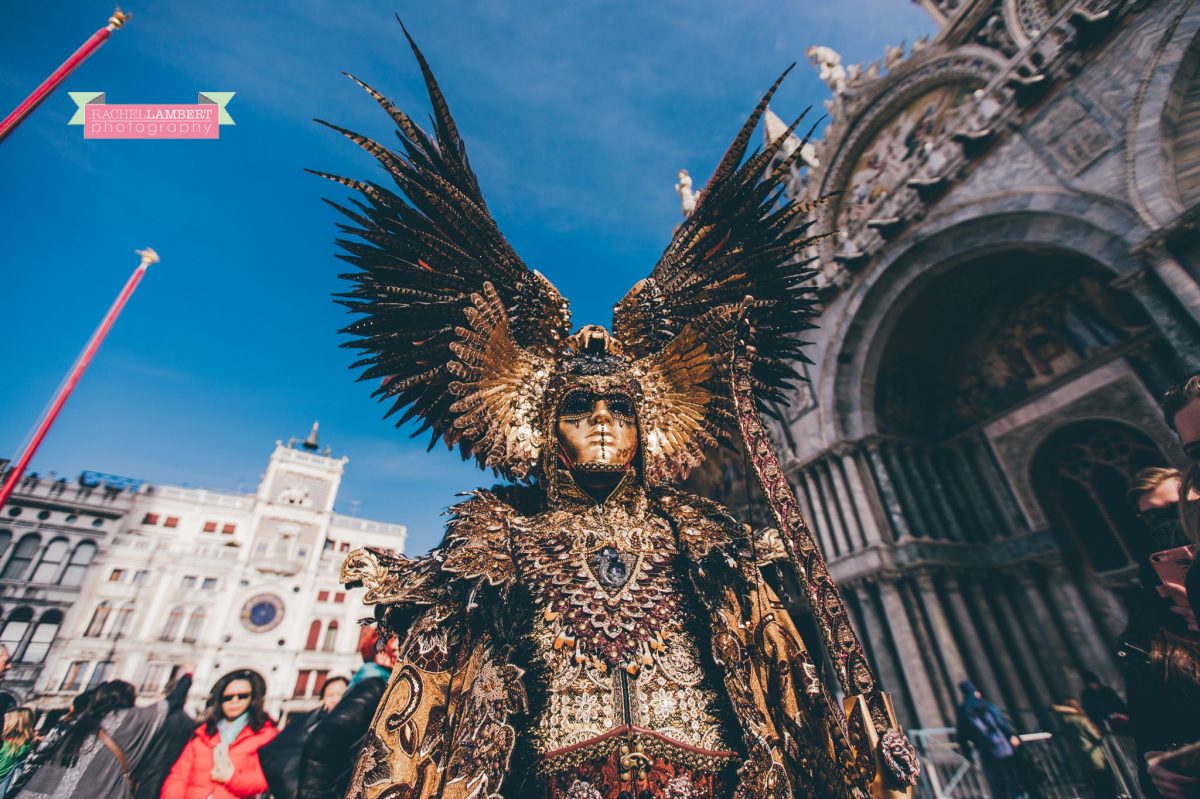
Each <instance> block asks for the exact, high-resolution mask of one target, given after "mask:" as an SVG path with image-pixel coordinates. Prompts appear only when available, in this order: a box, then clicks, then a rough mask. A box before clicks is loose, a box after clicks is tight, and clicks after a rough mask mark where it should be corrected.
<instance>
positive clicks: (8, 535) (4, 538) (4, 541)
mask: <svg viewBox="0 0 1200 799" xmlns="http://www.w3.org/2000/svg"><path fill="white" fill-rule="evenodd" d="M11 543H12V530H0V555H3V554H4V553H5V552H7V551H8V545H9V544H11Z"/></svg>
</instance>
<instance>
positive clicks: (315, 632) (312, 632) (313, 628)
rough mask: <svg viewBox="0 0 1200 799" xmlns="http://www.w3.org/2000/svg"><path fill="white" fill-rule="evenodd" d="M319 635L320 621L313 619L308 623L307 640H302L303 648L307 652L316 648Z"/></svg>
mask: <svg viewBox="0 0 1200 799" xmlns="http://www.w3.org/2000/svg"><path fill="white" fill-rule="evenodd" d="M320 637H321V622H319V621H314V622H313V623H312V624H310V625H308V640H307V641H305V642H304V648H305V649H306V650H308V651H309V652H315V651H316V650H317V641H318V639H320Z"/></svg>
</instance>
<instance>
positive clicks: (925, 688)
mask: <svg viewBox="0 0 1200 799" xmlns="http://www.w3.org/2000/svg"><path fill="white" fill-rule="evenodd" d="M879 601H880V603H881V604H882V606H883V613H884V617H885V618H886V619H887V622H886V623H887V625H888V628H889V629H890V630H891V633H892V641H893V642H894V643H895V645H896V654H897V655H898V657H899V659H900V667H901V669H903V671H904V683H905V685H907V686H908V696H909V699H910V700H911V701H912V704H913V710H914V711H915V712H916V714H917V718H916V722H917V726H918V727H941V726H943V725H944V724H945V723H946V719H944V718H942V713H941V710H940V708H939V707H938V700H937V694H936V693H935V692H934V688H933V683H932V682H931V681H930V679H929V672H928V671H926V669H925V659H924V658H923V657H922V655H921V648H920V645H919V644H918V642H917V637H916V633H915V631H914V630H913V625H912V622H911V620H910V619H909V618H908V612H907V610H906V609H905V607H904V601H903V599H901V597H900V592H899V590H897V588H896V586H895V584H894V583H892V582H891V581H890V580H880V582H879Z"/></svg>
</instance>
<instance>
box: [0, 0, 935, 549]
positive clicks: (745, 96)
mask: <svg viewBox="0 0 1200 799" xmlns="http://www.w3.org/2000/svg"><path fill="white" fill-rule="evenodd" d="M129 8H130V10H132V11H133V12H134V18H133V20H132V21H131V22H130V23H129V25H128V26H127V27H126V28H125V29H124V30H121V31H118V32H117V33H115V34H114V35H113V37H112V39H111V40H110V41H109V43H108V44H106V45H105V46H104V47H103V48H101V50H100V51H99V52H98V53H96V54H95V55H94V56H93V57H92V58H91V60H89V61H88V62H87V63H85V64H84V65H83V66H82V67H81V68H80V69H79V70H77V71H76V73H75V74H74V75H73V76H72V77H71V78H70V79H68V80H67V81H66V83H65V84H64V85H63V86H62V87H60V89H59V91H58V92H56V93H55V95H54V96H53V97H51V99H50V100H48V101H47V102H46V103H45V104H43V106H42V107H41V108H39V109H38V110H37V111H36V112H35V113H34V114H33V116H31V117H30V118H28V119H27V120H26V121H25V123H24V124H23V125H22V126H21V127H20V128H19V129H18V130H17V132H16V133H15V134H13V135H12V136H10V137H9V139H8V140H7V141H5V142H4V143H2V144H0V187H2V188H3V192H4V201H3V202H4V206H3V209H4V213H3V214H0V240H3V241H4V242H5V247H4V250H3V254H2V255H0V263H2V264H3V271H2V274H3V276H4V289H3V291H2V293H0V297H2V298H3V304H4V311H5V313H4V317H5V334H4V335H3V337H2V338H0V356H2V362H3V364H4V370H5V380H4V386H5V388H4V390H3V392H0V455H5V456H11V455H12V454H13V453H14V452H15V451H16V450H17V448H18V447H19V446H20V445H21V443H22V442H23V441H24V440H25V438H26V435H27V433H28V431H29V429H30V428H31V426H32V425H33V423H34V421H35V419H36V417H37V416H38V414H39V413H40V412H41V410H42V408H43V407H44V405H45V404H46V402H47V400H48V399H49V397H50V395H51V393H52V392H53V390H54V389H55V387H56V386H57V384H58V382H59V380H60V379H61V378H62V375H63V373H64V372H65V370H66V369H67V368H68V366H69V365H70V363H71V361H72V359H73V358H74V357H75V354H76V353H77V352H78V350H79V348H80V347H81V346H82V344H83V342H84V341H85V340H86V338H87V336H88V335H89V333H90V332H91V331H92V329H93V328H94V327H95V325H96V323H97V322H98V321H99V318H100V316H101V315H102V313H103V311H104V310H105V308H107V306H108V304H109V303H110V302H111V300H112V298H113V297H114V296H115V295H116V293H117V291H118V290H119V288H120V286H121V285H122V283H123V282H124V280H125V278H126V277H127V276H128V273H129V271H130V270H131V269H132V268H133V266H134V265H135V264H136V262H137V259H136V256H135V255H134V254H133V250H134V249H135V248H138V247H142V246H146V245H150V246H153V247H155V248H156V249H157V250H158V252H159V253H160V255H161V256H162V259H163V260H162V263H161V264H160V265H158V266H157V267H154V268H153V269H152V270H151V272H150V274H148V275H147V277H146V280H145V281H144V282H143V284H142V287H141V288H140V289H139V291H138V293H137V294H136V295H135V297H134V298H133V300H132V301H131V302H130V304H129V306H128V308H127V309H126V312H125V314H124V315H123V316H122V318H121V320H120V321H119V323H118V325H117V327H116V328H115V329H114V331H113V332H112V334H111V335H110V336H109V339H108V341H107V343H106V344H105V346H104V348H103V349H102V350H101V352H100V354H99V355H98V357H97V358H96V359H95V361H94V362H93V364H92V366H91V369H90V371H89V372H88V374H87V375H86V377H85V379H84V381H83V383H82V384H81V386H80V387H79V389H78V390H77V391H76V392H75V394H74V396H73V397H72V398H71V401H70V402H69V403H68V405H67V407H66V409H65V410H64V412H63V414H62V416H61V417H60V419H59V422H58V424H57V426H56V427H55V428H54V430H53V431H52V432H51V434H50V436H49V438H48V439H47V440H46V443H45V444H44V445H43V447H42V449H41V451H40V453H39V455H38V457H37V458H36V459H35V461H34V464H33V468H34V469H36V470H39V471H41V472H46V471H51V470H53V471H56V472H58V473H59V474H68V475H72V474H76V473H78V471H80V470H81V469H94V470H99V471H106V472H110V473H115V474H122V475H128V476H133V477H140V478H143V479H147V480H151V481H155V482H164V483H177V484H187V485H192V486H202V487H209V488H223V489H238V488H240V489H242V490H246V491H250V490H253V488H254V487H255V485H256V484H257V481H258V477H259V475H260V474H261V472H262V470H263V468H264V467H265V464H266V459H267V457H268V455H269V454H270V451H271V447H272V445H273V442H274V441H275V440H276V439H286V438H287V437H288V436H290V435H300V436H302V435H304V434H305V433H306V432H307V430H308V428H309V426H310V425H311V423H312V421H313V420H314V419H319V420H320V422H321V431H322V439H323V442H324V443H328V444H330V445H332V446H333V449H334V452H335V454H338V455H342V454H344V455H347V456H349V458H350V463H349V465H348V467H347V473H346V479H345V482H344V484H343V488H342V492H341V494H340V496H339V499H338V510H339V511H341V512H350V511H353V510H357V511H358V513H360V514H361V515H363V516H367V517H370V518H375V519H380V520H385V521H393V522H401V523H404V524H408V525H409V527H410V529H411V538H410V547H409V548H410V550H411V551H422V550H425V549H427V548H428V547H430V546H432V545H433V544H435V543H436V542H437V540H438V539H439V537H440V529H441V519H440V517H439V514H440V513H441V511H442V510H443V509H444V508H445V507H446V506H447V505H449V504H450V503H452V502H453V501H454V497H455V494H456V492H458V491H462V490H466V489H469V488H472V487H475V486H477V485H486V484H490V482H491V478H490V475H484V474H482V473H480V472H479V471H478V470H476V469H475V468H473V467H472V466H470V465H467V464H463V463H460V462H459V461H458V457H457V455H454V454H452V453H449V452H446V451H445V450H443V449H440V448H439V449H435V451H434V452H432V453H428V454H426V452H425V444H426V442H425V441H424V440H423V439H422V440H420V441H414V440H411V439H409V438H408V436H407V434H406V433H405V432H404V431H397V430H395V429H394V428H393V427H392V425H391V423H390V422H385V421H381V416H382V413H383V407H382V406H379V405H376V404H375V403H374V402H373V401H372V400H370V399H369V397H368V395H369V393H370V387H369V386H368V385H366V384H359V383H356V382H355V381H354V379H353V376H352V374H351V373H350V372H349V371H348V368H347V367H348V366H349V364H350V362H351V353H350V352H349V351H347V350H344V349H340V348H339V347H338V346H337V345H338V343H339V342H340V341H341V340H342V338H341V337H340V336H339V335H338V334H337V333H336V331H337V330H338V328H339V327H341V326H342V325H343V324H344V323H345V321H346V317H345V316H344V315H343V313H342V310H341V309H340V308H339V307H338V306H335V305H334V304H333V303H332V302H331V301H330V294H331V293H332V292H334V291H336V290H338V289H339V282H338V280H337V277H336V275H337V273H338V272H339V271H342V270H341V267H343V266H345V265H344V264H342V262H340V261H337V260H335V259H334V257H333V253H334V246H333V238H334V235H335V230H334V222H335V213H334V212H333V211H332V210H331V209H329V208H328V207H327V206H326V205H325V204H324V203H322V202H320V198H321V197H323V196H329V197H337V196H339V195H340V194H341V192H340V190H339V189H338V187H336V186H333V185H332V184H326V183H325V182H324V181H321V180H320V179H318V178H315V177H312V176H310V175H308V174H306V173H304V172H303V171H302V170H303V168H304V167H311V168H315V169H321V170H325V171H330V172H335V173H339V174H343V175H347V176H353V177H378V174H379V172H378V167H377V166H376V165H375V164H374V162H373V161H372V160H371V159H370V158H369V157H368V156H366V155H365V154H363V153H361V152H359V151H358V150H357V148H355V147H354V146H353V145H352V144H350V143H349V142H347V141H345V140H344V139H342V138H341V137H339V136H338V135H336V134H335V133H333V132H332V131H329V130H326V129H324V128H322V127H320V126H318V125H316V124H314V123H312V121H311V120H312V118H313V117H321V118H324V119H328V120H330V121H333V122H336V123H338V124H341V125H343V126H345V127H349V128H351V129H354V130H357V131H359V132H362V133H366V134H369V135H372V136H374V137H375V138H378V139H381V140H382V139H384V137H390V136H391V133H390V126H391V123H390V121H389V120H388V119H387V117H386V116H385V115H384V114H383V112H382V111H381V110H380V109H379V108H378V107H377V106H375V104H374V103H373V102H372V101H371V99H370V98H369V97H368V96H367V95H365V94H363V93H362V92H361V91H360V90H359V89H358V88H357V87H355V86H354V85H353V84H352V83H351V82H350V81H349V80H347V79H346V78H344V77H343V76H342V74H341V73H342V71H343V70H344V71H348V72H352V73H354V74H355V75H357V76H358V77H360V78H361V79H363V80H364V81H366V82H367V83H368V84H371V85H373V86H374V87H375V88H377V89H379V90H380V91H382V92H383V93H384V94H385V95H388V96H390V97H391V98H392V99H393V100H395V101H396V102H397V104H399V105H400V107H402V108H404V109H405V110H407V111H409V112H410V113H411V114H412V115H413V117H414V118H416V119H424V118H425V116H426V109H427V106H426V105H425V99H424V95H423V89H422V86H421V81H420V75H419V72H418V70H417V68H416V66H415V64H414V63H413V61H412V58H411V56H410V55H409V53H408V51H407V48H406V46H405V44H404V40H403V37H402V36H401V34H400V31H399V28H398V26H397V25H396V23H395V21H394V19H393V17H392V13H393V12H394V11H398V12H400V13H401V14H402V15H403V16H404V18H405V21H406V23H407V24H408V26H409V29H410V30H411V31H412V33H413V35H414V37H415V38H416V39H417V41H418V43H419V44H420V45H421V47H422V49H423V50H424V51H425V54H426V56H427V57H428V58H429V60H430V62H431V64H432V66H433V68H434V70H435V72H436V73H437V75H438V78H439V81H440V82H441V85H442V88H443V90H444V91H445V93H446V95H447V97H448V99H449V102H450V105H451V108H452V110H453V111H454V114H455V117H456V119H457V120H458V122H459V126H460V128H461V130H462V132H463V135H464V138H465V139H466V141H467V146H468V150H469V152H470V155H471V162H472V165H473V166H474V167H475V170H476V171H477V172H478V173H479V176H480V182H481V184H482V186H483V190H484V193H485V194H486V196H487V198H488V202H489V205H490V206H491V209H492V212H493V213H494V214H495V216H496V217H497V219H498V221H499V224H500V227H501V229H502V230H503V231H504V232H505V234H506V235H507V236H508V238H509V239H510V240H511V241H512V243H513V245H514V246H515V248H516V250H517V252H519V253H520V254H521V255H522V257H523V258H524V259H525V261H526V262H527V263H528V264H530V265H531V266H533V267H536V268H538V269H540V270H541V271H542V272H543V273H544V274H545V275H546V276H547V277H548V278H550V280H551V281H553V282H554V283H555V284H556V285H557V286H558V287H559V289H560V290H561V291H562V292H563V293H564V294H565V295H566V296H567V297H568V298H569V299H570V300H571V302H572V308H573V314H574V320H575V322H576V324H583V323H586V322H597V323H601V324H606V325H607V324H608V323H609V319H610V310H611V306H612V303H613V302H615V301H616V300H617V299H619V298H620V296H621V295H622V294H624V292H625V291H626V290H627V289H628V288H629V286H631V285H632V284H633V283H634V282H635V281H636V280H638V279H639V278H641V277H643V276H645V274H646V273H647V272H648V271H649V270H650V268H651V267H652V266H653V264H654V262H655V261H656V260H657V258H658V255H659V254H660V253H661V251H662V249H663V247H664V246H665V245H666V243H667V241H668V239H669V237H670V233H671V227H672V225H674V224H675V223H676V222H677V220H678V214H679V212H678V201H677V198H676V196H675V194H674V190H673V185H674V182H675V174H676V172H677V170H678V169H680V168H681V167H682V168H687V169H688V170H689V171H690V172H691V173H692V175H693V177H695V178H696V181H697V183H698V184H699V183H703V182H704V180H705V179H706V176H707V174H708V173H709V171H710V170H711V169H712V167H713V165H714V164H715V163H716V161H717V159H718V158H719V157H720V155H721V153H722V152H723V151H724V148H725V147H726V145H727V144H728V142H729V140H730V139H731V138H732V137H733V135H734V133H735V132H736V130H737V128H738V126H739V125H740V123H741V121H742V120H743V119H744V118H745V116H746V115H747V114H748V113H749V112H750V110H751V109H752V108H753V106H754V103H755V102H756V100H757V98H758V96H759V95H760V94H761V93H762V92H763V91H764V90H765V89H766V87H767V86H768V85H769V84H770V83H771V81H772V80H773V79H774V78H775V77H776V76H777V75H778V74H779V72H781V71H782V70H783V69H784V68H785V67H786V66H787V65H788V64H789V63H791V62H792V61H799V62H800V64H799V66H798V68H797V70H796V71H795V72H794V73H793V75H792V76H791V77H790V78H789V79H788V81H787V82H786V83H785V84H784V87H783V89H782V90H781V91H780V93H779V95H778V96H777V99H776V101H775V103H774V108H775V110H776V111H777V112H778V113H779V114H780V116H783V117H791V116H793V115H795V114H797V113H799V111H800V110H802V109H803V108H804V106H806V105H808V104H813V105H814V106H816V107H817V110H820V102H821V101H822V100H823V99H825V98H826V97H827V93H826V90H825V87H824V86H823V85H822V84H821V83H820V82H819V81H818V80H817V78H816V72H815V70H814V69H813V68H812V67H811V65H809V64H808V63H807V61H806V60H805V57H804V51H805V49H806V48H807V47H808V46H809V45H810V44H828V45H830V46H832V47H834V48H835V49H837V50H839V51H840V52H841V53H842V54H843V56H844V58H845V60H846V62H847V63H853V62H856V61H871V60H874V59H876V58H879V57H880V56H882V53H883V47H884V45H885V44H895V43H897V42H899V41H900V40H902V39H907V40H908V41H909V42H911V41H912V40H913V39H915V38H916V37H917V36H919V35H921V34H924V33H930V32H932V24H931V22H930V20H929V19H928V17H927V16H926V15H925V13H924V12H923V11H922V10H921V9H919V8H918V7H917V6H915V5H913V4H912V3H911V2H909V0H838V2H829V1H828V0H826V1H825V2H813V1H812V0H792V1H791V2H772V3H768V2H760V1H759V0H742V1H741V2H736V3H735V2H728V0H724V1H722V0H691V1H690V2H677V1H676V0H666V1H662V2H651V3H646V2H638V3H634V2H576V3H551V2H531V1H528V2H527V1H525V0H519V1H518V0H512V1H509V2H457V1H453V2H437V3H411V2H408V3H379V2H333V1H332V0H329V1H328V2H321V1H320V0H304V1H303V2H296V3H288V4H286V5H285V4H277V3H271V4H268V3H246V2H230V1H229V0H214V1H213V2H206V3H203V4H200V3H184V2H164V1H163V0H153V1H152V2H151V1H150V0H146V2H141V3H133V2H131V3H130V5H129ZM268 8H271V9H274V10H267V9H268ZM111 10H112V6H111V5H110V4H109V3H107V2H93V1H92V0H86V1H81V2H74V3H54V4H40V5H39V4H28V3H27V4H16V5H13V6H12V7H11V8H9V9H7V10H6V13H5V25H4V26H3V27H0V52H2V53H4V58H3V60H2V61H0V114H2V113H7V111H8V110H9V109H10V108H12V107H14V106H15V105H16V104H17V103H18V102H20V100H21V99H22V98H23V97H24V96H25V95H26V94H27V93H28V92H29V91H30V90H32V88H33V87H34V86H36V85H37V84H38V83H39V82H40V81H41V80H42V79H43V78H44V77H45V76H46V75H47V74H49V73H50V72H51V71H52V70H53V69H54V68H55V67H56V66H57V65H58V64H59V63H60V62H61V61H62V60H63V59H65V58H66V56H67V55H68V54H69V53H70V52H71V51H72V50H74V48H75V47H77V46H78V45H79V44H80V43H81V42H82V41H83V40H84V39H85V38H86V37H87V36H88V35H89V34H90V33H91V32H92V31H94V30H95V29H96V28H97V27H99V26H100V25H101V24H103V21H104V20H105V19H106V18H107V16H108V14H109V13H111ZM201 90H212V91H234V92H237V96H236V97H235V98H234V99H233V102H232V103H231V104H230V105H229V112H230V114H231V115H232V116H233V118H234V120H235V121H236V123H237V125H236V127H232V128H229V127H225V128H222V130H221V138H220V140H219V141H177V142H172V141H149V142H143V141H85V140H84V139H83V137H82V132H81V128H79V127H67V125H66V121H67V119H68V118H70V116H71V114H72V112H73V109H74V105H73V104H72V102H71V100H70V98H69V97H68V96H67V94H66V92H67V91H104V92H107V94H108V101H109V102H112V103H190V102H195V97H196V92H198V91H201Z"/></svg>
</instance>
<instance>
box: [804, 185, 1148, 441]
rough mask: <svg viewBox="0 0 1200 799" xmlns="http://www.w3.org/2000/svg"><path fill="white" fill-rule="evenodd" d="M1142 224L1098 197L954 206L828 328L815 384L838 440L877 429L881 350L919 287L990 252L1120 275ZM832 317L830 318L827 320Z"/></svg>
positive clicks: (873, 271) (871, 279) (1051, 195)
mask: <svg viewBox="0 0 1200 799" xmlns="http://www.w3.org/2000/svg"><path fill="white" fill-rule="evenodd" d="M1111 231H1123V232H1125V234H1126V235H1127V236H1130V237H1134V238H1135V240H1136V238H1137V237H1139V226H1138V224H1137V222H1136V219H1134V218H1133V216H1132V214H1130V213H1129V212H1128V210H1126V209H1124V208H1121V207H1119V206H1117V205H1116V204H1114V203H1110V202H1106V201H1103V200H1102V199H1100V198H1093V197H1087V196H1081V195H1077V194H1065V193H1055V192H1047V193H1042V194H1031V193H1028V192H1026V193H1023V194H1021V195H1016V194H1011V195H1009V194H1006V195H1002V196H998V197H994V198H990V199H988V200H985V201H984V202H981V203H976V204H973V205H971V206H969V207H959V208H948V209H946V211H945V212H943V213H942V214H939V216H938V217H936V218H932V219H930V220H927V221H926V223H925V224H924V225H922V226H921V228H920V229H918V230H917V231H914V233H913V234H912V235H911V236H910V237H909V239H908V246H907V247H903V248H896V249H895V250H893V251H891V252H889V253H887V254H885V255H884V256H883V257H882V258H880V259H879V260H878V261H877V262H876V263H875V264H874V265H873V266H872V267H871V268H870V269H869V271H868V272H867V274H865V275H863V277H862V280H861V282H860V283H859V284H858V285H857V287H856V289H855V290H854V291H853V293H852V294H851V296H849V297H847V299H846V305H845V306H843V308H842V309H841V310H840V312H839V313H838V314H836V315H834V318H833V319H832V320H830V321H832V322H833V324H832V325H829V324H828V322H827V324H826V332H827V334H829V335H830V337H831V338H830V342H831V343H830V345H829V346H830V349H831V352H834V353H836V357H826V358H824V359H822V361H823V371H822V374H821V375H820V379H819V380H818V381H817V385H818V387H819V389H820V390H821V391H822V392H823V394H822V397H821V402H822V404H823V405H824V407H826V408H831V409H833V412H832V413H828V414H827V415H826V416H827V418H828V420H829V424H831V425H833V426H834V427H835V429H834V430H832V431H830V437H831V439H832V440H837V439H842V438H848V439H851V440H856V439H860V438H863V437H866V436H869V435H872V434H874V433H876V432H878V431H879V424H878V420H877V419H876V416H875V411H874V396H875V390H876V379H877V375H878V369H879V366H880V361H881V359H882V357H883V344H884V343H885V342H886V341H887V340H888V338H889V336H890V335H891V333H892V332H893V330H894V329H895V326H896V324H897V322H898V321H899V319H900V318H901V314H902V313H903V311H904V310H905V309H906V308H907V307H908V305H909V303H911V302H912V301H913V300H914V299H915V298H916V297H917V296H918V295H919V293H920V292H921V290H922V288H923V286H925V285H927V284H928V282H929V281H931V280H933V279H935V278H937V277H938V276H940V275H943V274H946V273H948V272H950V271H951V270H953V269H954V268H956V267H958V266H960V265H962V264H964V263H966V262H968V261H971V260H973V259H976V258H978V257H980V256H983V255H986V254H988V253H996V252H1001V251H1004V250H1008V249H1019V248H1044V249H1049V250H1057V251H1062V252H1070V253H1073V254H1075V255H1078V256H1080V257H1083V258H1087V259H1089V260H1090V261H1092V262H1094V263H1095V264H1096V265H1097V266H1098V267H1100V268H1101V269H1103V270H1104V271H1105V272H1107V273H1109V274H1112V275H1118V274H1121V273H1123V272H1125V271H1127V270H1128V269H1129V268H1130V267H1131V265H1132V263H1133V261H1132V258H1131V257H1130V254H1129V250H1130V246H1131V242H1130V240H1129V239H1128V238H1126V237H1124V236H1122V235H1118V234H1116V233H1113V232H1111ZM829 316H830V315H829V314H826V315H825V319H823V320H821V321H826V320H829Z"/></svg>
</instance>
